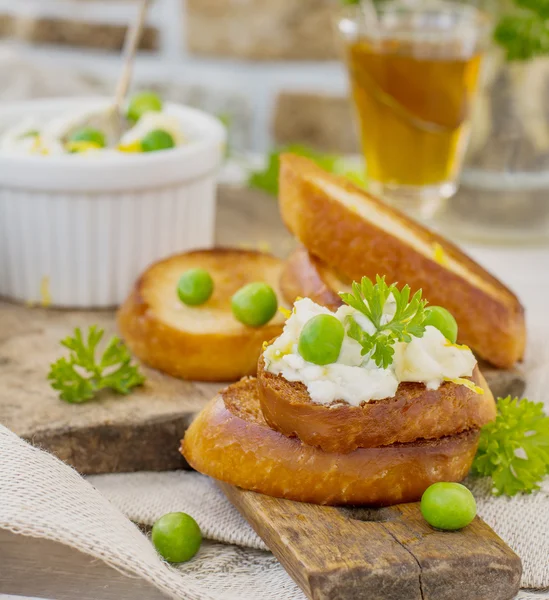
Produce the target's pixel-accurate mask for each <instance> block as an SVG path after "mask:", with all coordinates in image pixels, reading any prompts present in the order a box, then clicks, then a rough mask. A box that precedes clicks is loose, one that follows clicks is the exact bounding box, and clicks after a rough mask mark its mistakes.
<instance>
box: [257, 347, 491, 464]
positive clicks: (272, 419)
mask: <svg viewBox="0 0 549 600" xmlns="http://www.w3.org/2000/svg"><path fill="white" fill-rule="evenodd" d="M468 379H469V378H468ZM470 379H471V380H472V382H473V383H474V384H475V385H477V386H479V387H480V388H482V390H483V391H484V393H483V394H479V393H477V392H475V391H473V390H471V389H469V388H467V387H465V386H464V385H458V384H456V383H452V382H450V381H446V382H444V383H442V385H441V386H440V387H439V388H438V389H437V390H428V389H427V388H426V387H425V385H424V384H422V383H411V382H403V383H401V384H400V385H399V387H398V390H397V393H396V394H395V396H394V397H393V398H385V399H383V400H374V401H370V402H365V403H363V404H362V405H360V406H353V405H350V404H347V403H346V402H342V401H341V402H337V401H336V402H333V403H332V404H330V405H327V406H326V405H322V404H316V403H314V402H313V401H312V400H311V398H310V396H309V393H308V391H307V387H306V386H305V385H304V384H303V383H301V382H299V381H297V382H290V381H286V379H284V377H282V376H281V375H274V374H273V373H269V372H268V371H266V370H265V361H264V358H263V356H262V357H261V358H260V359H259V365H258V369H257V380H258V392H259V399H260V405H261V411H262V413H263V416H264V418H265V421H266V422H267V424H268V425H269V426H270V427H271V428H272V429H275V430H276V431H279V432H280V433H282V434H284V435H286V436H289V437H297V438H298V439H300V440H301V441H302V442H303V443H305V444H308V445H310V446H318V447H319V448H321V449H322V450H324V451H325V452H338V453H342V454H347V453H349V452H352V451H354V450H356V449H357V448H375V447H378V446H386V445H391V444H394V443H397V442H398V443H409V442H415V441H416V440H419V439H427V440H429V439H437V438H441V437H444V436H448V435H454V434H457V433H461V432H462V431H467V430H469V429H478V428H480V427H482V426H483V425H486V423H489V422H490V421H493V420H494V419H495V417H496V405H495V402H494V397H493V396H492V393H491V392H490V389H489V387H488V385H487V384H486V381H485V379H484V377H483V376H482V373H481V372H480V370H479V369H478V367H476V368H475V370H474V372H473V376H472V377H471V378H470Z"/></svg>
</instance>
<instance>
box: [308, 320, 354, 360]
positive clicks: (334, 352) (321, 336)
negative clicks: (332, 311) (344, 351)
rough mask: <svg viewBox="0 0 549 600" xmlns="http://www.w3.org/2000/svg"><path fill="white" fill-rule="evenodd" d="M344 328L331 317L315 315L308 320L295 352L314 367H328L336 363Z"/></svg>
mask: <svg viewBox="0 0 549 600" xmlns="http://www.w3.org/2000/svg"><path fill="white" fill-rule="evenodd" d="M344 336H345V328H344V327H343V325H342V323H341V321H339V320H338V319H336V318H335V317H334V316H333V315H317V316H316V317H313V318H312V319H309V320H308V321H307V322H306V323H305V326H304V327H303V329H302V330H301V334H300V336H299V343H298V345H297V350H298V352H299V354H301V356H302V357H303V358H304V359H305V360H307V361H309V362H312V363H314V364H315V365H329V364H331V363H334V362H336V361H337V359H338V357H339V353H340V352H341V346H342V345H343V338H344Z"/></svg>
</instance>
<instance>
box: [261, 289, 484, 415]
mask: <svg viewBox="0 0 549 600" xmlns="http://www.w3.org/2000/svg"><path fill="white" fill-rule="evenodd" d="M394 310H395V305H394V302H393V301H392V299H391V298H390V299H389V300H388V302H387V304H386V305H385V309H384V317H383V319H382V322H383V321H385V322H387V321H389V320H390V319H391V317H392V315H393V314H394ZM319 314H332V315H334V316H335V317H336V318H337V319H339V320H340V321H341V323H343V325H345V323H346V319H347V316H349V315H352V316H353V318H354V319H355V321H356V322H357V323H358V325H359V326H360V327H361V328H362V329H364V331H365V332H367V333H370V334H372V333H374V332H375V327H374V325H373V324H372V323H371V322H370V320H369V319H368V318H367V317H366V316H365V315H363V314H362V313H360V312H358V311H357V310H355V309H354V308H352V307H350V306H342V307H340V308H339V309H338V310H337V311H336V312H335V313H333V312H331V311H330V310H329V309H327V308H324V307H322V306H319V305H318V304H315V303H314V302H313V301H312V300H310V299H309V298H304V299H302V300H298V301H297V302H296V303H295V305H294V310H293V312H292V314H291V316H290V317H289V319H288V320H287V321H286V325H285V326H284V331H283V332H282V335H281V336H280V337H279V338H277V339H276V340H275V341H274V342H273V343H272V344H271V345H270V346H268V347H267V348H266V349H265V351H264V354H263V356H264V358H265V364H266V369H267V371H269V372H270V373H274V374H276V375H282V376H283V377H284V378H285V379H287V380H288V381H300V382H302V383H304V384H305V385H306V387H307V390H308V392H309V395H310V396H311V400H312V401H313V402H316V403H318V404H330V403H332V402H334V401H336V400H340V401H344V402H347V403H348V404H351V405H353V406H359V405H360V404H362V403H363V402H370V401H372V400H381V399H383V398H390V397H392V396H394V395H395V393H396V391H397V388H398V386H399V384H400V383H401V382H404V381H414V382H419V383H424V384H425V385H426V387H427V388H428V389H437V388H438V387H439V386H440V384H441V383H442V382H443V381H444V380H447V379H457V378H459V377H469V376H471V375H472V373H473V369H474V368H475V365H476V362H477V361H476V359H475V357H474V356H473V353H472V352H471V350H470V349H469V348H467V346H458V345H456V344H451V343H450V342H449V341H448V340H447V339H446V338H445V337H444V336H443V335H442V333H441V332H440V331H439V330H438V329H436V328H435V327H431V326H429V325H428V326H427V327H426V328H425V333H424V335H423V337H421V338H416V337H413V338H412V341H411V342H409V343H404V342H398V343H396V344H395V346H394V348H395V355H394V359H393V363H392V364H391V365H389V367H388V368H387V369H383V368H380V367H378V366H377V365H376V364H375V362H374V361H373V360H372V359H371V358H370V357H369V356H368V355H366V356H362V355H361V350H362V346H361V345H360V344H359V343H358V342H357V341H355V340H353V339H352V338H350V337H349V336H348V335H347V334H345V337H344V339H343V345H342V347H341V351H340V354H339V357H338V359H337V361H336V362H335V363H332V364H329V365H325V366H319V365H315V364H313V363H310V362H307V361H306V360H304V359H303V357H302V356H301V355H300V354H299V352H298V349H297V347H298V342H299V336H300V334H301V330H302V329H303V326H304V325H305V323H306V322H307V321H308V320H309V319H312V318H313V317H314V316H316V315H319Z"/></svg>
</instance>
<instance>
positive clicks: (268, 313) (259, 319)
mask: <svg viewBox="0 0 549 600" xmlns="http://www.w3.org/2000/svg"><path fill="white" fill-rule="evenodd" d="M231 308H232V311H233V315H234V316H235V318H236V319H238V320H239V321H240V322H241V323H244V325H249V326H250V327H261V326H262V325H265V323H268V322H269V321H270V320H271V319H272V318H273V317H274V316H275V314H276V310H277V308H278V301H277V299H276V294H275V293H274V291H273V288H272V287H271V286H270V285H267V284H266V283H260V282H256V283H248V285H245V286H244V287H242V288H240V289H239V290H238V292H236V294H234V296H233V297H232V298H231Z"/></svg>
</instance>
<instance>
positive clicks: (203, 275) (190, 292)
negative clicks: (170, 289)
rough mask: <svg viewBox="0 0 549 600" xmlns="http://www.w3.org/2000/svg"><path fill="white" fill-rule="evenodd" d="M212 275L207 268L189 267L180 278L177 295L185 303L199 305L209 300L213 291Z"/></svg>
mask: <svg viewBox="0 0 549 600" xmlns="http://www.w3.org/2000/svg"><path fill="white" fill-rule="evenodd" d="M213 289H214V282H213V279H212V276H211V275H210V274H209V273H208V271H206V270H205V269H189V270H188V271H185V273H183V275H181V277H180V278H179V281H178V283H177V295H178V296H179V299H180V300H181V302H183V304H188V305H189V306H198V305H199V304H204V302H206V301H208V300H209V299H210V297H211V295H212V293H213Z"/></svg>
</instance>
